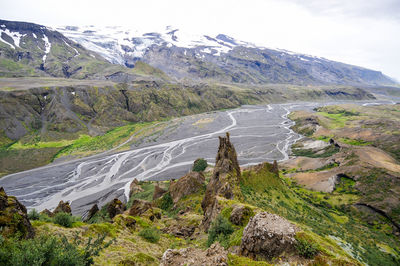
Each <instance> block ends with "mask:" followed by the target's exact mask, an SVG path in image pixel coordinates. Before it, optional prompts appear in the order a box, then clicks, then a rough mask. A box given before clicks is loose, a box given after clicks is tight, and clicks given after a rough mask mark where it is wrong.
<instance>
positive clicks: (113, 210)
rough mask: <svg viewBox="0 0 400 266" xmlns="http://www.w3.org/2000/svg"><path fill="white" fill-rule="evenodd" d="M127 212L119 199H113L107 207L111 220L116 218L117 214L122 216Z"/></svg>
mask: <svg viewBox="0 0 400 266" xmlns="http://www.w3.org/2000/svg"><path fill="white" fill-rule="evenodd" d="M124 211H125V204H123V203H122V201H120V200H119V199H113V200H112V201H111V202H110V203H109V204H108V206H107V213H108V215H109V216H110V218H111V219H112V218H114V217H115V216H116V215H117V214H121V213H123V212H124Z"/></svg>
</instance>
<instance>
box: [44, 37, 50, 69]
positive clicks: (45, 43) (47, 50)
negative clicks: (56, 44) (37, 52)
mask: <svg viewBox="0 0 400 266" xmlns="http://www.w3.org/2000/svg"><path fill="white" fill-rule="evenodd" d="M42 40H43V41H44V48H45V51H44V52H45V54H44V56H43V63H46V58H47V54H48V53H50V49H51V43H50V42H49V38H47V35H46V34H43V38H42Z"/></svg>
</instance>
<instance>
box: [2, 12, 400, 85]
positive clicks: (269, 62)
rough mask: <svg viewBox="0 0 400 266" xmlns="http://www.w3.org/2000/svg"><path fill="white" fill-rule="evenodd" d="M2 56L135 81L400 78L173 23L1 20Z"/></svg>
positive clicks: (21, 69)
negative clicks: (138, 26) (152, 27)
mask: <svg viewBox="0 0 400 266" xmlns="http://www.w3.org/2000/svg"><path fill="white" fill-rule="evenodd" d="M0 59H1V60H2V64H1V65H0V76H55V77H67V78H68V77H72V78H81V79H113V80H115V81H118V82H129V81H130V80H134V79H136V78H137V77H138V75H139V76H141V78H143V77H145V78H146V79H148V78H150V79H152V78H161V79H163V80H164V79H168V77H167V76H166V75H165V74H167V75H168V76H169V77H170V78H174V79H175V80H177V81H180V80H191V81H212V82H215V81H216V82H223V83H243V84H248V85H262V84H268V83H288V84H300V85H301V84H302V85H305V84H306V85H308V84H311V85H312V84H346V85H392V84H395V82H394V81H393V80H391V79H390V78H389V77H387V76H385V75H383V74H382V73H381V72H379V71H374V70H369V69H365V68H362V67H357V66H352V65H348V64H343V63H339V62H335V61H330V60H327V59H324V58H319V57H315V56H310V55H304V54H298V53H293V52H289V51H286V50H281V49H270V48H265V47H260V46H256V45H254V44H251V43H249V42H245V41H240V40H236V39H234V38H231V37H229V36H227V35H224V34H217V35H215V36H214V35H201V34H200V35H195V34H192V33H187V32H185V31H183V30H180V29H177V28H173V27H166V28H164V29H162V30H159V31H153V32H145V31H139V30H135V29H128V28H123V27H103V28H102V27H95V26H88V27H74V26H64V27H53V28H49V27H46V26H42V25H37V24H33V23H27V22H13V21H5V20H0ZM139 61H140V63H138V62H139ZM160 70H161V71H160ZM162 72H164V73H165V74H164V73H162ZM156 76H157V77H156Z"/></svg>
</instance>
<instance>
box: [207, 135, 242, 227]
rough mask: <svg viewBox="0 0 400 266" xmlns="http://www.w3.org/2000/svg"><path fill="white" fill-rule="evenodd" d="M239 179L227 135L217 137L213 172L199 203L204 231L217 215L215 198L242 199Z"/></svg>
mask: <svg viewBox="0 0 400 266" xmlns="http://www.w3.org/2000/svg"><path fill="white" fill-rule="evenodd" d="M240 178H241V173H240V167H239V163H238V160H237V154H236V150H235V148H234V147H233V145H232V143H231V141H230V139H229V133H226V137H219V148H218V153H217V157H216V159H215V167H214V172H213V175H212V177H211V180H210V182H209V183H208V185H207V189H206V194H205V196H204V198H203V201H202V203H201V207H202V208H203V211H204V219H203V222H202V225H203V227H204V229H205V230H208V227H209V226H210V223H211V221H212V220H214V219H215V218H216V215H218V213H219V211H217V210H216V209H219V208H218V202H217V196H220V197H224V198H227V199H233V198H236V199H240V198H242V194H241V191H240V187H239V183H240Z"/></svg>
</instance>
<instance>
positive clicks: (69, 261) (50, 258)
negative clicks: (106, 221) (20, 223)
mask: <svg viewBox="0 0 400 266" xmlns="http://www.w3.org/2000/svg"><path fill="white" fill-rule="evenodd" d="M76 239H77V237H76V238H75V240H74V242H73V243H70V242H68V240H67V238H66V237H65V236H63V237H61V238H60V237H57V236H40V237H37V238H34V239H29V240H20V241H18V240H15V239H0V265H5V266H7V265H13V266H14V265H15V266H19V265H21V266H22V265H66V266H68V265H71V266H72V265H83V266H85V265H91V264H93V256H97V255H98V254H99V252H100V250H102V249H103V248H106V247H108V245H110V244H111V242H108V243H105V244H103V240H104V237H101V236H99V237H98V238H97V239H96V240H95V241H93V242H92V241H91V239H89V241H88V242H87V243H86V244H85V248H84V250H80V249H79V248H78V247H77V246H78V244H79V243H77V241H76Z"/></svg>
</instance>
